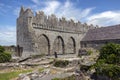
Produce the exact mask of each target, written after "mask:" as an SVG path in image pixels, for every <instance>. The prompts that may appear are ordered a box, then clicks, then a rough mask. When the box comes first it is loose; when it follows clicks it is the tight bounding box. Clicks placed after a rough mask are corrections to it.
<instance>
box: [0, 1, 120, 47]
mask: <svg viewBox="0 0 120 80" xmlns="http://www.w3.org/2000/svg"><path fill="white" fill-rule="evenodd" d="M21 6H24V7H25V8H31V9H32V10H33V11H34V13H35V11H40V10H42V11H44V12H45V14H46V15H51V14H55V15H56V16H58V17H62V16H64V17H66V19H71V18H72V19H74V20H75V21H78V20H79V21H80V22H82V23H84V22H86V23H88V24H94V25H99V26H103V27H104V26H109V25H116V24H120V0H0V45H15V44H16V19H17V17H18V15H19V11H20V7H21Z"/></svg>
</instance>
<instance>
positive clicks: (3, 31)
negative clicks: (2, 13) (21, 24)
mask: <svg viewBox="0 0 120 80" xmlns="http://www.w3.org/2000/svg"><path fill="white" fill-rule="evenodd" d="M15 44H16V28H15V27H14V26H4V27H3V26H0V45H15Z"/></svg>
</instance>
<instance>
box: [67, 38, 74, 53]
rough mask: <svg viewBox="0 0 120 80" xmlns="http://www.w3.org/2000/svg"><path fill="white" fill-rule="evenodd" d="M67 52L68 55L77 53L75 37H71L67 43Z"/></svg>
mask: <svg viewBox="0 0 120 80" xmlns="http://www.w3.org/2000/svg"><path fill="white" fill-rule="evenodd" d="M66 47H67V49H66V50H67V51H66V53H76V44H75V39H74V38H73V37H70V38H69V39H68V42H67V46H66Z"/></svg>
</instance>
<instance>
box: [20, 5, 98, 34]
mask: <svg viewBox="0 0 120 80" xmlns="http://www.w3.org/2000/svg"><path fill="white" fill-rule="evenodd" d="M20 17H24V18H25V17H27V18H28V17H31V18H32V19H31V21H32V24H31V25H32V27H33V28H40V29H47V30H57V31H67V32H77V33H81V32H87V31H88V30H89V29H94V28H97V27H98V26H93V25H92V24H91V25H88V24H86V23H83V24H82V23H81V22H80V21H78V22H75V21H74V20H72V19H70V20H67V19H66V18H65V17H62V18H58V17H56V15H54V14H51V15H48V16H47V15H45V14H44V12H43V11H37V12H36V14H35V15H34V13H33V11H32V10H31V9H30V8H28V9H25V8H24V7H21V10H20V14H19V18H20Z"/></svg>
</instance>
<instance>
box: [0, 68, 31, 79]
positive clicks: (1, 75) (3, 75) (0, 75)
mask: <svg viewBox="0 0 120 80" xmlns="http://www.w3.org/2000/svg"><path fill="white" fill-rule="evenodd" d="M27 72H32V70H18V71H12V72H6V73H0V80H11V79H13V78H16V77H18V75H19V74H20V73H27Z"/></svg>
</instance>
